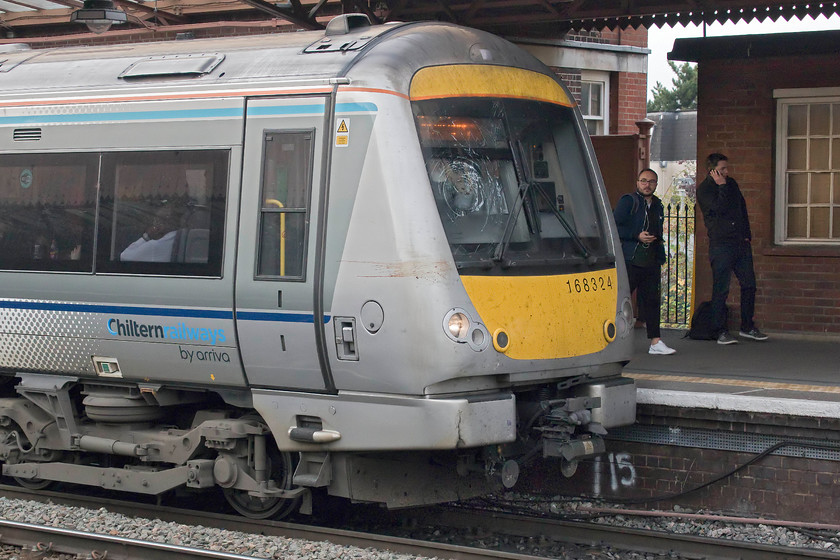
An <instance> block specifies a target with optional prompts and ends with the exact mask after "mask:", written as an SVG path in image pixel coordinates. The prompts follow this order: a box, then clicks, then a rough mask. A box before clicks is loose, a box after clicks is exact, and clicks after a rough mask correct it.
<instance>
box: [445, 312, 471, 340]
mask: <svg viewBox="0 0 840 560" xmlns="http://www.w3.org/2000/svg"><path fill="white" fill-rule="evenodd" d="M444 325H445V327H446V332H447V333H448V334H449V337H450V338H453V339H455V340H456V341H458V342H466V340H467V333H468V332H470V320H469V318H468V317H467V315H466V313H463V312H461V311H459V310H456V309H453V310H452V311H450V312H449V313H447V314H446V318H445V319H444Z"/></svg>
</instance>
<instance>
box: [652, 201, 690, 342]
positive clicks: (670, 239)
mask: <svg viewBox="0 0 840 560" xmlns="http://www.w3.org/2000/svg"><path fill="white" fill-rule="evenodd" d="M695 211H696V205H695V203H694V202H693V201H691V200H690V199H684V200H679V199H675V200H673V201H672V202H671V203H669V204H666V205H665V225H664V227H663V230H664V231H663V237H664V238H665V239H664V241H665V250H666V251H667V253H668V262H667V263H665V266H663V267H662V305H661V306H660V312H661V317H660V319H661V321H662V325H663V326H668V327H676V328H687V327H688V324H689V322H690V321H691V292H692V289H693V281H694V215H695Z"/></svg>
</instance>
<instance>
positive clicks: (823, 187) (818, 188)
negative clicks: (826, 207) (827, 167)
mask: <svg viewBox="0 0 840 560" xmlns="http://www.w3.org/2000/svg"><path fill="white" fill-rule="evenodd" d="M830 183H831V173H813V174H812V175H811V200H810V202H811V203H821V204H828V203H829V202H831V184H830Z"/></svg>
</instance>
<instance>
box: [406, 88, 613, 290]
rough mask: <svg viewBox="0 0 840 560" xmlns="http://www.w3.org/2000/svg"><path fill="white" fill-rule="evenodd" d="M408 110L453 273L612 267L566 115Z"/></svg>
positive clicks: (523, 105) (527, 104) (508, 102)
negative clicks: (452, 261)
mask: <svg viewBox="0 0 840 560" xmlns="http://www.w3.org/2000/svg"><path fill="white" fill-rule="evenodd" d="M413 108H414V114H415V119H416V123H417V126H418V132H419V136H420V142H421V146H422V148H423V155H424V157H425V161H426V169H427V171H428V174H429V181H430V184H431V188H432V194H433V195H434V199H435V203H436V204H437V208H438V212H439V214H440V218H441V222H442V223H443V228H444V230H445V232H446V236H447V240H448V241H449V245H450V248H451V250H452V254H453V256H454V257H455V262H456V264H457V265H458V267H459V268H460V269H462V270H463V269H478V270H485V271H489V270H498V269H500V268H501V269H506V268H513V267H516V268H520V269H522V273H531V272H542V273H547V272H556V271H557V268H556V267H563V268H566V267H572V268H575V269H579V268H580V267H581V266H582V265H583V266H586V267H587V268H591V267H597V266H598V265H599V264H606V263H610V262H612V260H613V258H612V255H611V254H609V253H610V248H609V244H608V243H606V240H605V233H604V232H605V229H606V228H605V220H606V218H605V214H604V211H603V210H602V209H601V208H600V203H599V198H598V196H597V193H595V192H594V191H595V185H594V175H593V174H592V172H590V170H589V169H588V168H587V158H586V157H585V152H584V150H585V147H584V144H583V141H582V139H581V137H580V136H579V134H580V131H579V129H578V127H577V125H576V122H575V116H574V110H573V109H572V108H569V107H564V106H560V105H556V104H553V103H546V102H539V101H529V100H516V99H487V98H453V99H434V100H425V101H417V102H414V104H413ZM535 268H536V269H539V270H538V271H535V270H534V269H535ZM547 269H551V270H547ZM491 273H492V272H491Z"/></svg>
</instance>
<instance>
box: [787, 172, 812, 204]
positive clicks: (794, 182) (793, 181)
mask: <svg viewBox="0 0 840 560" xmlns="http://www.w3.org/2000/svg"><path fill="white" fill-rule="evenodd" d="M807 202H808V174H807V173H791V174H790V175H788V204H806V203H807Z"/></svg>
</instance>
